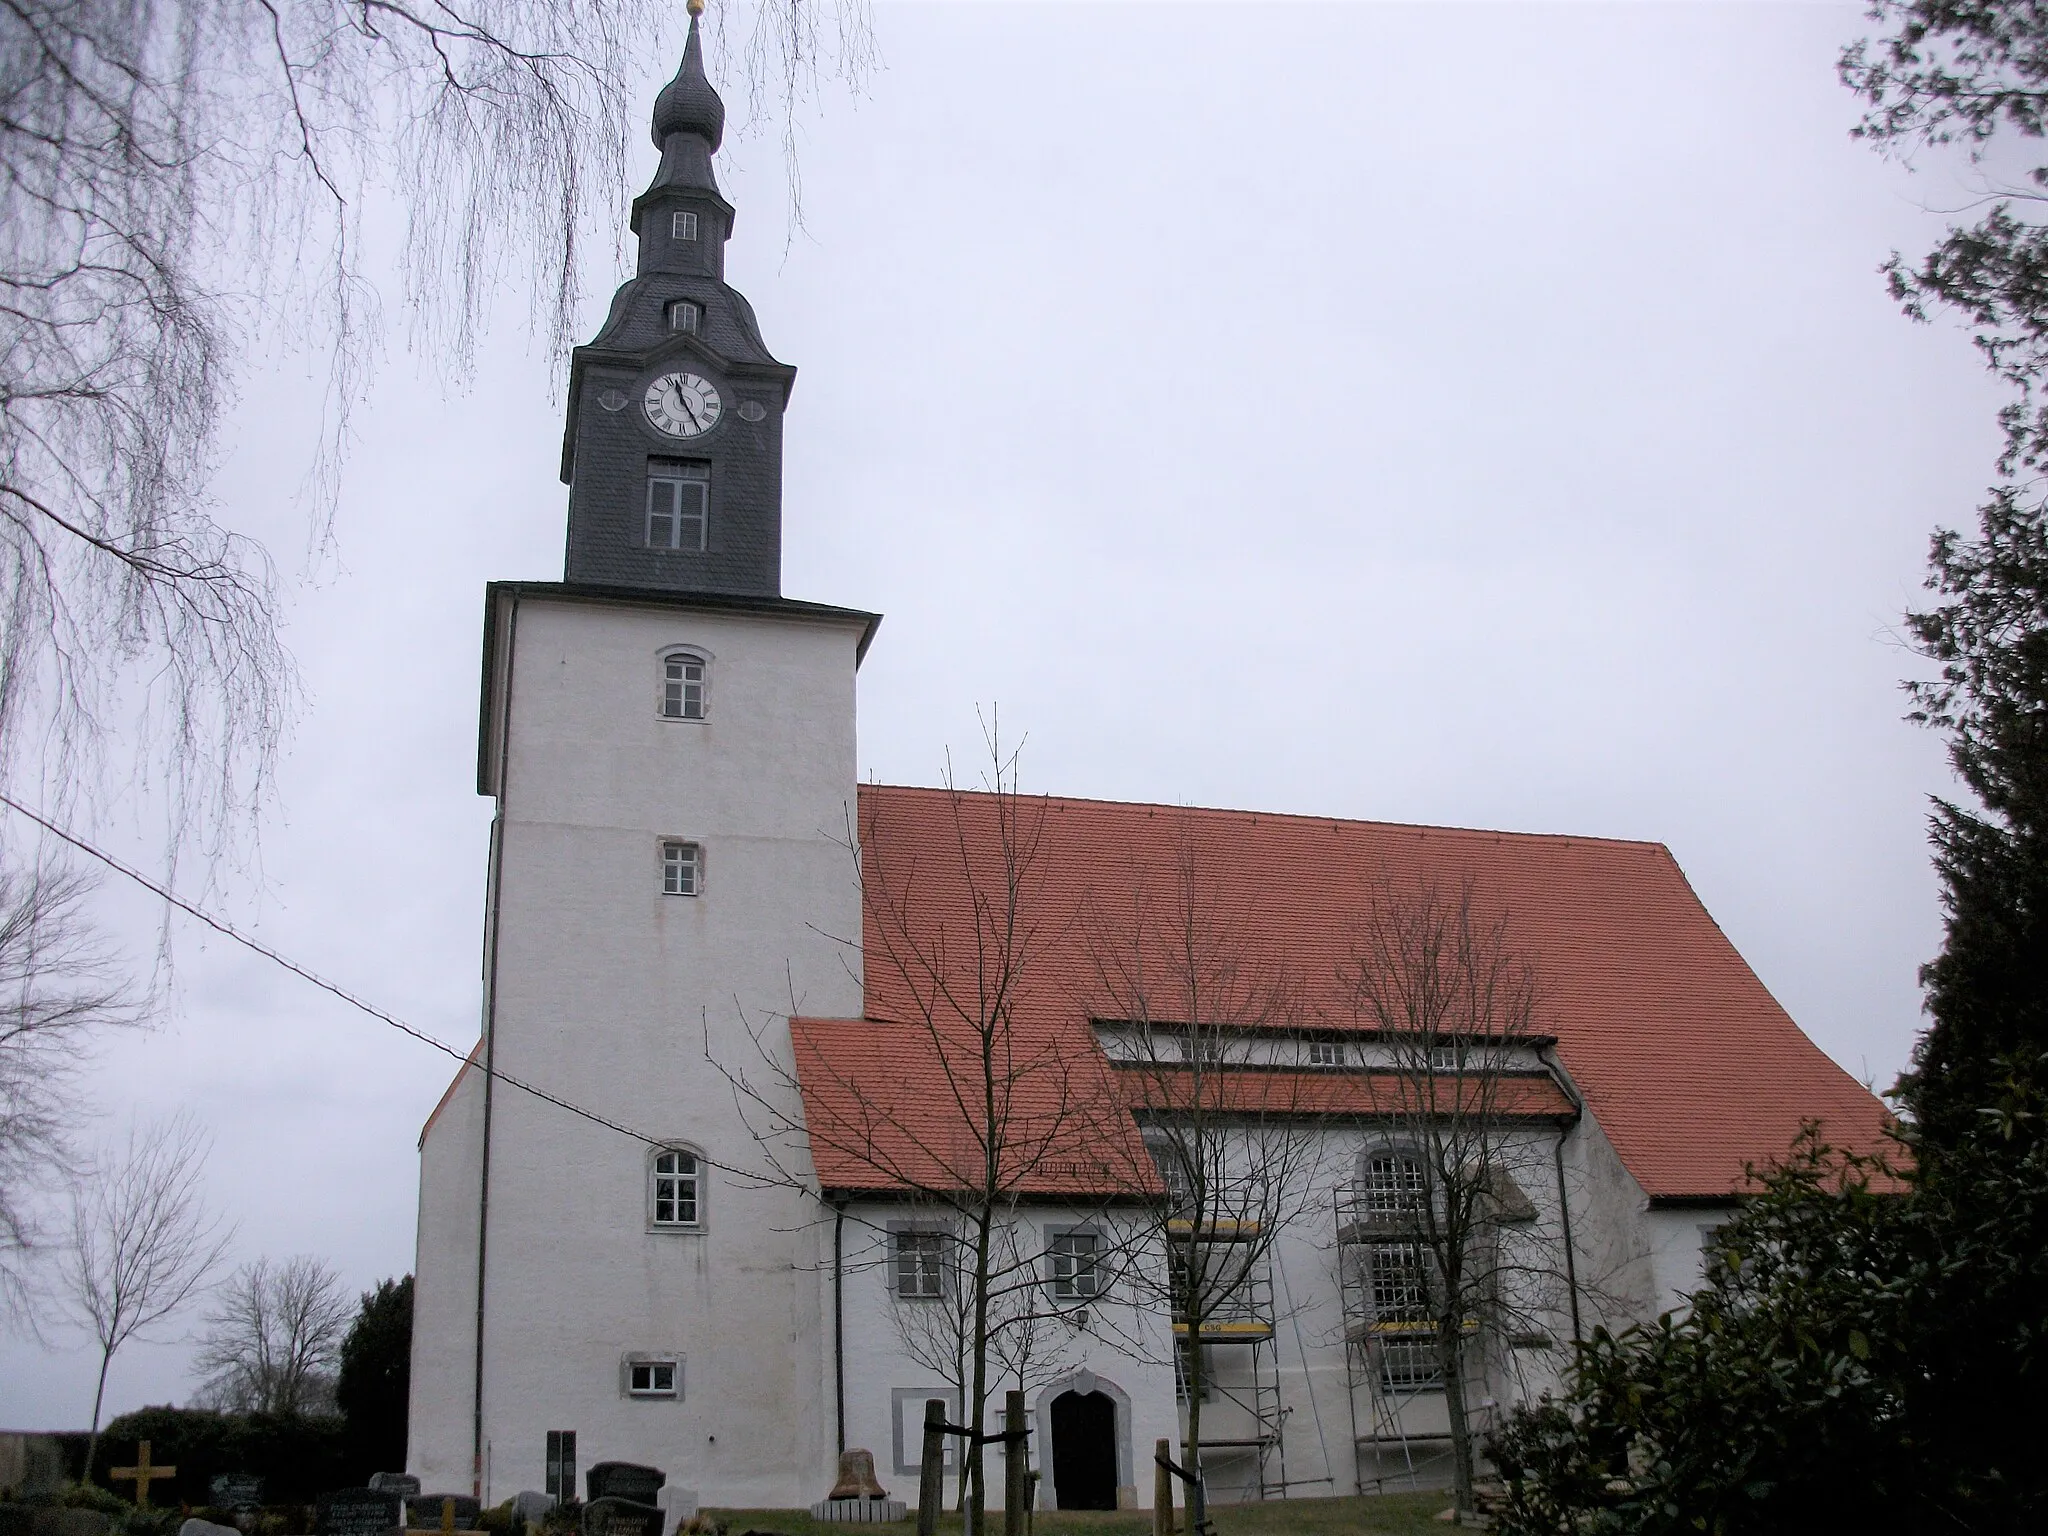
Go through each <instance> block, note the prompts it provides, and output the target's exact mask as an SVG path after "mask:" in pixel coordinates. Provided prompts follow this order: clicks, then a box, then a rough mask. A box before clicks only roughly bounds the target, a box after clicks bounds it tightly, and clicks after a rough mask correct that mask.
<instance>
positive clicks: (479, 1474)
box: [470, 597, 519, 1500]
mask: <svg viewBox="0 0 2048 1536" xmlns="http://www.w3.org/2000/svg"><path fill="white" fill-rule="evenodd" d="M493 617H494V618H495V615H494V616H493ZM518 642H519V599H518V598H517V597H514V598H513V599H512V606H511V612H510V614H509V616H508V618H507V620H506V624H505V702H504V705H503V712H502V715H501V718H500V719H499V722H498V814H497V815H496V816H495V817H493V818H492V819H491V902H490V920H489V931H488V934H487V943H488V946H489V953H488V955H487V957H486V962H485V973H484V1145H483V1157H482V1159H481V1163H482V1168H481V1172H480V1173H479V1176H478V1180H477V1197H476V1361H475V1372H474V1375H473V1377H472V1380H471V1390H470V1497H471V1498H474V1499H478V1500H481V1499H482V1498H483V1496H484V1278H485V1273H486V1272H485V1268H484V1261H485V1258H486V1255H487V1253H488V1248H489V1242H490V1231H491V1109H492V1099H493V1098H494V1094H493V1093H492V1090H493V1089H494V1088H495V1087H496V1086H497V1082H498V1073H497V1059H498V893H499V888H500V882H501V881H502V879H503V876H504V859H505V802H506V800H507V798H508V796H507V790H508V789H509V787H510V782H509V781H510V778H511V768H512V764H511V752H510V743H511V738H512V668H513V665H514V663H515V662H516V661H517V659H518V654H519V644H518Z"/></svg>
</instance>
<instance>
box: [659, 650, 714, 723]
mask: <svg viewBox="0 0 2048 1536" xmlns="http://www.w3.org/2000/svg"><path fill="white" fill-rule="evenodd" d="M692 667H695V668H696V669H697V675H696V676H695V677H691V676H690V675H689V669H690V668H692ZM710 671H711V663H710V661H709V660H708V659H707V658H706V657H705V656H704V655H702V654H701V653H700V652H697V651H665V652H663V653H662V657H661V701H660V713H661V718H662V719H664V720H702V719H703V718H704V715H705V708H706V705H707V703H708V701H709V696H710V688H709V674H710ZM693 690H694V696H693ZM693 703H694V704H695V705H696V706H697V707H696V709H695V711H694V712H693V711H692V710H691V708H690V706H691V705H692V704H693ZM671 706H673V707H671Z"/></svg>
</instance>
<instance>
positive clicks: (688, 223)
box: [668, 208, 697, 240]
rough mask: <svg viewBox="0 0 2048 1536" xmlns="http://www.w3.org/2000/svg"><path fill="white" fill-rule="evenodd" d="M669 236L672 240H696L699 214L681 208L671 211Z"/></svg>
mask: <svg viewBox="0 0 2048 1536" xmlns="http://www.w3.org/2000/svg"><path fill="white" fill-rule="evenodd" d="M668 237H669V239H671V240H695V239H696V238H697V215H696V214H694V213H691V212H690V211H689V210H687V209H681V208H679V209H677V210H676V211H675V212H673V213H671V214H670V215H669V219H668Z"/></svg>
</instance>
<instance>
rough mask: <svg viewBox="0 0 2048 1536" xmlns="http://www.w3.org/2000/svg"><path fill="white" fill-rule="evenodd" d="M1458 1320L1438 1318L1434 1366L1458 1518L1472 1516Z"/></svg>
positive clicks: (1469, 1435)
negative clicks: (1447, 1426)
mask: <svg viewBox="0 0 2048 1536" xmlns="http://www.w3.org/2000/svg"><path fill="white" fill-rule="evenodd" d="M1463 1322H1464V1320H1463V1319H1462V1318H1459V1317H1455V1316H1453V1317H1449V1318H1439V1319H1437V1325H1436V1341H1437V1350H1436V1353H1437V1363H1438V1365H1439V1366H1440V1367H1441V1368H1442V1370H1443V1373H1444V1411H1445V1412H1446V1413H1447V1414H1448V1415H1449V1416H1450V1421H1451V1502H1452V1503H1453V1504H1455V1505H1456V1506H1457V1510H1458V1518H1459V1519H1461V1520H1462V1519H1464V1518H1465V1517H1467V1516H1469V1515H1470V1514H1471V1513H1472V1508H1473V1505H1472V1428H1471V1425H1470V1424H1468V1423H1467V1422H1466V1419H1465V1349H1464V1344H1465V1339H1464V1334H1463V1332H1462V1331H1461V1330H1462V1325H1463Z"/></svg>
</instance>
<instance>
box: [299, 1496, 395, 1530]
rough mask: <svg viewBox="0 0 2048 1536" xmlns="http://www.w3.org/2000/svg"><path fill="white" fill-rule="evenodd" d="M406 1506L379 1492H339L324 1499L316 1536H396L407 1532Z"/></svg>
mask: <svg viewBox="0 0 2048 1536" xmlns="http://www.w3.org/2000/svg"><path fill="white" fill-rule="evenodd" d="M404 1525H405V1504H404V1501H403V1500H401V1499H400V1498H399V1497H398V1495H397V1494H395V1493H385V1492H384V1491H383V1490H382V1489H378V1488H337V1489H336V1490H335V1491H334V1492H332V1493H324V1494H322V1495H321V1496H320V1502H319V1505H318V1506H317V1509H316V1511H315V1514H314V1521H313V1536H393V1533H394V1532H396V1531H399V1530H401V1529H403V1528H404Z"/></svg>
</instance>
